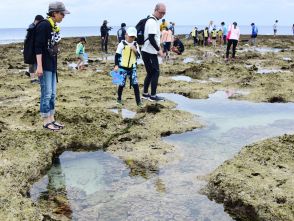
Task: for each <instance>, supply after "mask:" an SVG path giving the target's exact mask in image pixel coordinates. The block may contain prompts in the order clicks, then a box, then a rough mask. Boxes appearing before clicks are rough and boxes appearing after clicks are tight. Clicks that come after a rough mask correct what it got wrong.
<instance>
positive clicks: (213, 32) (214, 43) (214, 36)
mask: <svg viewBox="0 0 294 221" xmlns="http://www.w3.org/2000/svg"><path fill="white" fill-rule="evenodd" d="M216 37H217V31H216V27H215V26H214V27H213V29H212V31H211V39H212V46H213V47H214V48H215V47H216Z"/></svg>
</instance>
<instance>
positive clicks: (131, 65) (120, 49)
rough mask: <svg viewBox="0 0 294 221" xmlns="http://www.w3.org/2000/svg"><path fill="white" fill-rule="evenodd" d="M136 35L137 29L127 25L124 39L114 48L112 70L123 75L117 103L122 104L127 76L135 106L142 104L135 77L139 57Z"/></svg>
mask: <svg viewBox="0 0 294 221" xmlns="http://www.w3.org/2000/svg"><path fill="white" fill-rule="evenodd" d="M136 37H137V29H136V28H134V27H129V28H128V29H127V31H126V36H125V39H126V40H122V41H121V42H120V43H119V44H118V46H117V49H116V54H115V66H114V68H113V70H114V71H116V72H117V71H119V72H120V74H121V75H122V76H123V81H122V83H121V84H120V85H119V86H118V90H117V95H118V96H117V103H118V104H121V105H122V104H123V102H122V92H123V89H124V87H125V84H126V80H127V77H129V79H130V87H131V86H133V88H134V92H135V98H136V103H137V106H142V103H141V98H140V93H139V85H138V79H137V59H138V58H140V53H139V47H138V44H137V42H136V41H135V38H136Z"/></svg>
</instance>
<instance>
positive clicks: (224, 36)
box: [221, 21, 228, 45]
mask: <svg viewBox="0 0 294 221" xmlns="http://www.w3.org/2000/svg"><path fill="white" fill-rule="evenodd" d="M221 26H222V31H223V43H224V45H226V44H227V34H228V29H227V26H226V24H225V22H224V21H223V22H222V23H221Z"/></svg>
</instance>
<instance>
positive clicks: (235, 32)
mask: <svg viewBox="0 0 294 221" xmlns="http://www.w3.org/2000/svg"><path fill="white" fill-rule="evenodd" d="M239 38H240V29H239V27H238V26H237V22H234V23H233V24H232V25H231V26H230V28H229V32H228V35H227V39H228V45H227V52H226V61H228V59H229V53H230V48H231V46H232V45H233V53H232V60H235V54H236V47H237V44H238V41H239Z"/></svg>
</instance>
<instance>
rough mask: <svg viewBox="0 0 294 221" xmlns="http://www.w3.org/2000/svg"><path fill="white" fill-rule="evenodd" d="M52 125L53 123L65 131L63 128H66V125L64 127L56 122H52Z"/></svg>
mask: <svg viewBox="0 0 294 221" xmlns="http://www.w3.org/2000/svg"><path fill="white" fill-rule="evenodd" d="M51 123H52V124H53V125H54V126H56V127H59V129H63V128H64V125H62V124H60V123H58V122H56V121H52V122H51Z"/></svg>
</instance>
